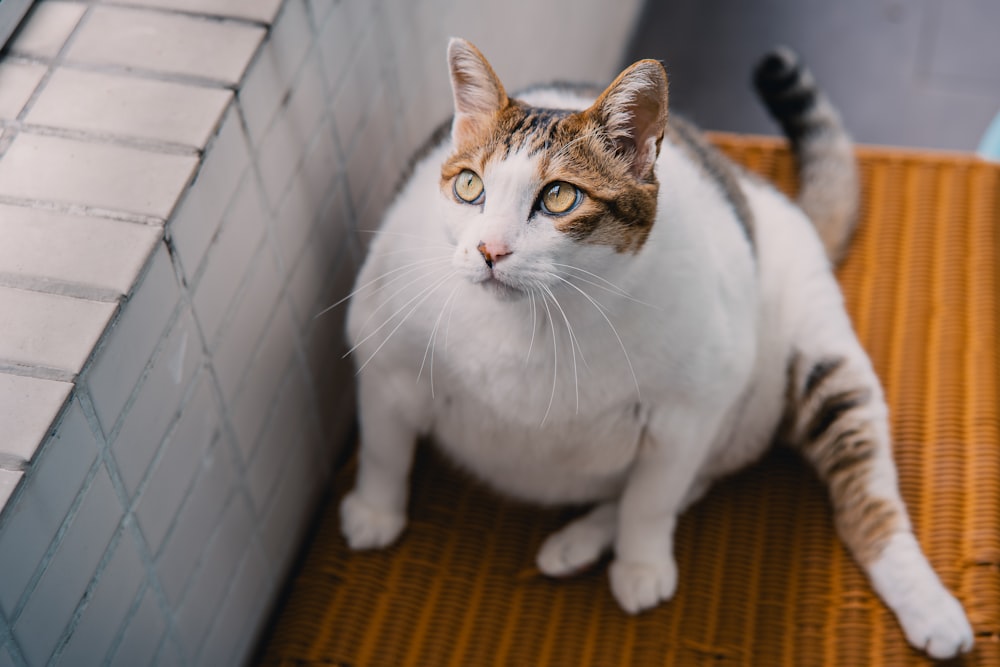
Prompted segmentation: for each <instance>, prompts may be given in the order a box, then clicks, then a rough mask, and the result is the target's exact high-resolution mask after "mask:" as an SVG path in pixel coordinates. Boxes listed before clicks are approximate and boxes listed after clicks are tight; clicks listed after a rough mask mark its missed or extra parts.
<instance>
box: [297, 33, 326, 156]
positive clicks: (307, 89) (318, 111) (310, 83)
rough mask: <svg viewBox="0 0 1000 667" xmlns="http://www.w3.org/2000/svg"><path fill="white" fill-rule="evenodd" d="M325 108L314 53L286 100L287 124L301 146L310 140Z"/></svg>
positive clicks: (324, 98)
mask: <svg viewBox="0 0 1000 667" xmlns="http://www.w3.org/2000/svg"><path fill="white" fill-rule="evenodd" d="M327 106H328V105H327V101H326V94H325V92H324V91H323V72H322V70H321V69H320V66H319V59H318V58H317V57H316V53H315V52H311V53H310V56H309V57H308V58H306V60H305V61H304V62H303V64H302V69H301V70H299V76H298V79H296V81H295V85H294V87H293V88H292V92H291V96H290V97H289V99H288V111H287V114H288V122H289V124H291V126H292V132H293V133H294V134H295V136H296V138H297V139H298V140H299V142H300V143H301V144H303V145H305V144H307V143H308V142H309V141H311V140H312V138H313V134H314V133H315V132H316V126H317V125H318V124H319V122H320V120H322V118H323V116H324V114H325V113H326V111H327Z"/></svg>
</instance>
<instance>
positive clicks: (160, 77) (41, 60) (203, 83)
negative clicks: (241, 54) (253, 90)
mask: <svg viewBox="0 0 1000 667" xmlns="http://www.w3.org/2000/svg"><path fill="white" fill-rule="evenodd" d="M16 58H17V60H18V61H20V62H22V63H24V64H37V65H46V66H47V65H49V64H51V63H52V62H53V60H54V59H53V58H46V57H44V56H33V55H29V54H16ZM59 67H60V68H62V69H66V70H73V71H76V72H90V73H92V74H107V75H108V76H118V77H121V78H125V79H140V80H143V81H155V82H157V83H175V84H179V85H188V86H195V87H198V88H207V89H210V90H230V91H231V90H235V89H236V88H238V87H239V82H236V83H233V82H229V81H224V80H222V79H213V78H210V77H205V76H198V75H197V74H185V73H182V72H169V71H164V70H158V69H150V68H148V67H139V66H127V65H116V64H115V63H92V62H86V61H83V60H63V61H62V62H60V63H59ZM19 115H20V114H19Z"/></svg>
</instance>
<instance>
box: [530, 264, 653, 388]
mask: <svg viewBox="0 0 1000 667" xmlns="http://www.w3.org/2000/svg"><path fill="white" fill-rule="evenodd" d="M549 275H550V276H552V277H553V278H556V279H558V280H561V281H563V282H564V283H566V284H567V285H569V286H570V287H572V288H573V289H575V290H576V291H577V292H579V293H580V294H582V295H583V296H584V298H586V299H587V301H589V302H590V303H591V304H593V306H594V308H596V309H597V312H599V313H600V314H601V317H603V318H604V321H605V322H607V323H608V326H609V327H611V331H612V333H614V334H615V338H617V339H618V345H620V346H621V348H622V354H624V355H625V363H627V364H628V370H629V372H630V373H632V381H633V382H634V383H635V393H636V395H637V396H638V397H639V399H640V400H641V398H642V394H641V392H640V390H639V378H638V377H636V374H635V368H634V367H633V366H632V360H631V359H629V356H628V350H626V349H625V343H624V341H622V337H621V336H620V335H619V334H618V329H616V328H615V325H614V324H612V323H611V318H609V317H608V315H607V313H605V312H604V308H602V307H601V305H600V304H598V303H597V301H595V300H594V298H593V297H592V296H590V295H589V294H587V293H586V292H584V291H583V290H582V289H580V288H579V287H577V286H576V285H574V284H573V283H571V282H570V281H568V280H566V279H565V278H563V277H562V276H560V275H557V274H555V273H550V274H549Z"/></svg>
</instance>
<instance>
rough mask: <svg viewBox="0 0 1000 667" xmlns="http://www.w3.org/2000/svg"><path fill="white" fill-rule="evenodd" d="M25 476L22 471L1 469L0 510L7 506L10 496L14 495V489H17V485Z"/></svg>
mask: <svg viewBox="0 0 1000 667" xmlns="http://www.w3.org/2000/svg"><path fill="white" fill-rule="evenodd" d="M23 476H24V473H23V472H21V471H20V470H7V469H6V468H0V510H2V509H3V508H4V506H6V505H7V500H8V499H10V494H12V493H14V489H15V488H17V484H18V482H20V481H21V478H22V477H23Z"/></svg>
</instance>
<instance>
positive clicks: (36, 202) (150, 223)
mask: <svg viewBox="0 0 1000 667" xmlns="http://www.w3.org/2000/svg"><path fill="white" fill-rule="evenodd" d="M0 159H2V156H0ZM0 204H6V205H8V206H18V207H21V208H31V209H41V210H44V211H50V212H53V213H66V214H69V215H72V216H75V217H78V218H102V219H104V220H115V221H118V222H130V223H133V224H136V225H145V226H147V227H163V225H164V224H165V222H166V221H165V220H164V219H163V218H160V217H157V216H153V215H145V214H142V213H131V212H128V211H121V210H116V209H110V208H102V207H99V206H90V205H88V204H75V203H72V202H61V201H51V200H47V199H32V198H30V197H11V196H9V195H0Z"/></svg>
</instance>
